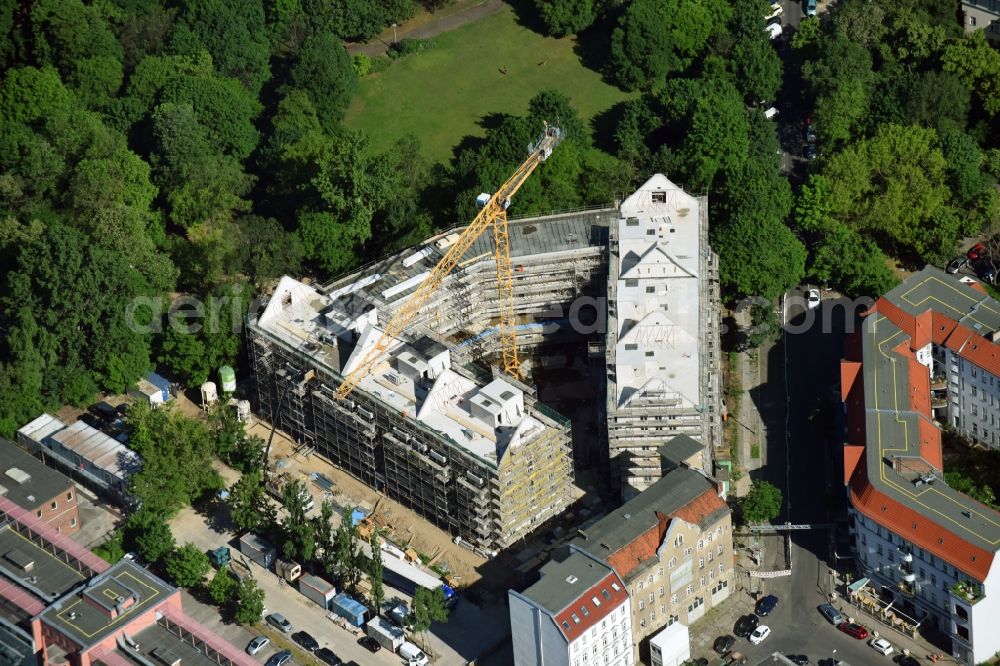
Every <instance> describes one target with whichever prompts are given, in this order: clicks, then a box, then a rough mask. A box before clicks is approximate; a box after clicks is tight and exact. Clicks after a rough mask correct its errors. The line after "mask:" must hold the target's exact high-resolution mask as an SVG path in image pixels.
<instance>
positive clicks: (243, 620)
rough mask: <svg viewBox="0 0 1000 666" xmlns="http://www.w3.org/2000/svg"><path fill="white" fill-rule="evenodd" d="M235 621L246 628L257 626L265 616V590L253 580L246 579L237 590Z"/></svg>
mask: <svg viewBox="0 0 1000 666" xmlns="http://www.w3.org/2000/svg"><path fill="white" fill-rule="evenodd" d="M234 603H235V605H236V611H235V613H233V619H234V620H236V622H237V623H239V624H242V625H244V626H246V625H251V624H256V623H257V622H260V619H261V618H262V617H263V616H264V590H262V589H260V587H259V586H258V585H257V581H255V580H254V579H253V578H249V577H247V578H244V579H243V580H242V581H241V582H240V584H239V585H238V586H237V588H236V598H235V602H234Z"/></svg>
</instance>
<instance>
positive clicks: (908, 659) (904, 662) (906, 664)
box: [892, 654, 920, 666]
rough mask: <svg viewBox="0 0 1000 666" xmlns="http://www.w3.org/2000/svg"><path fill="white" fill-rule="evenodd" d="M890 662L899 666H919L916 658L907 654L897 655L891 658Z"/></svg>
mask: <svg viewBox="0 0 1000 666" xmlns="http://www.w3.org/2000/svg"><path fill="white" fill-rule="evenodd" d="M892 660H893V661H894V662H896V663H897V664H899V666H920V662H919V661H917V658H916V657H912V656H910V655H908V654H897V655H896V656H895V657H893V658H892Z"/></svg>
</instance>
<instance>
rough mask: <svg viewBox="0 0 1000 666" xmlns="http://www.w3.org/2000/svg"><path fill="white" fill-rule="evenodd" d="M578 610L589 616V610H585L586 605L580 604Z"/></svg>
mask: <svg viewBox="0 0 1000 666" xmlns="http://www.w3.org/2000/svg"><path fill="white" fill-rule="evenodd" d="M580 612H581V613H583V616H584V617H590V611H589V610H587V607H586V606H580Z"/></svg>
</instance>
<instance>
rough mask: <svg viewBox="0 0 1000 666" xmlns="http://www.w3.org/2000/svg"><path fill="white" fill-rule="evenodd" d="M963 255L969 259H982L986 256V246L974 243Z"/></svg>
mask: <svg viewBox="0 0 1000 666" xmlns="http://www.w3.org/2000/svg"><path fill="white" fill-rule="evenodd" d="M965 256H967V257H968V258H969V261H976V260H977V259H982V258H983V257H984V256H986V246H985V245H983V244H982V243H976V244H975V245H973V246H972V247H971V248H969V251H968V252H966V253H965Z"/></svg>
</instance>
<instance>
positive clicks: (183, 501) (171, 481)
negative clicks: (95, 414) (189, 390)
mask: <svg viewBox="0 0 1000 666" xmlns="http://www.w3.org/2000/svg"><path fill="white" fill-rule="evenodd" d="M128 426H129V433H130V437H129V445H130V446H131V447H132V448H133V449H134V450H135V452H136V453H138V454H139V456H140V457H141V458H142V466H141V467H140V469H139V470H138V471H137V472H135V473H134V474H132V475H131V476H130V477H129V493H130V494H131V495H132V496H133V497H135V498H136V499H137V500H138V501H139V502H141V504H142V506H143V509H144V510H148V511H150V512H152V513H154V514H156V515H157V516H158V517H160V518H161V519H162V518H163V517H166V516H171V515H173V514H174V513H175V512H176V511H177V510H178V509H180V508H181V507H183V506H187V505H189V504H190V503H191V502H193V501H194V500H195V499H197V498H198V497H201V496H202V495H203V494H205V493H207V492H214V491H217V490H221V489H222V488H223V487H224V484H223V482H222V477H221V476H220V475H219V472H218V471H217V470H216V469H215V468H214V467H213V466H212V465H210V464H206V462H207V461H210V460H212V459H213V457H214V449H215V447H214V444H213V442H212V437H211V435H210V433H209V431H208V429H207V428H206V426H205V425H204V424H203V423H202V422H201V421H197V420H194V419H191V418H188V417H186V416H184V415H183V414H181V413H180V412H175V411H173V410H172V409H171V408H169V407H168V408H163V409H156V410H154V409H150V408H148V407H146V406H144V405H142V404H136V405H133V406H132V408H131V409H130V410H129V418H128Z"/></svg>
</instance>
